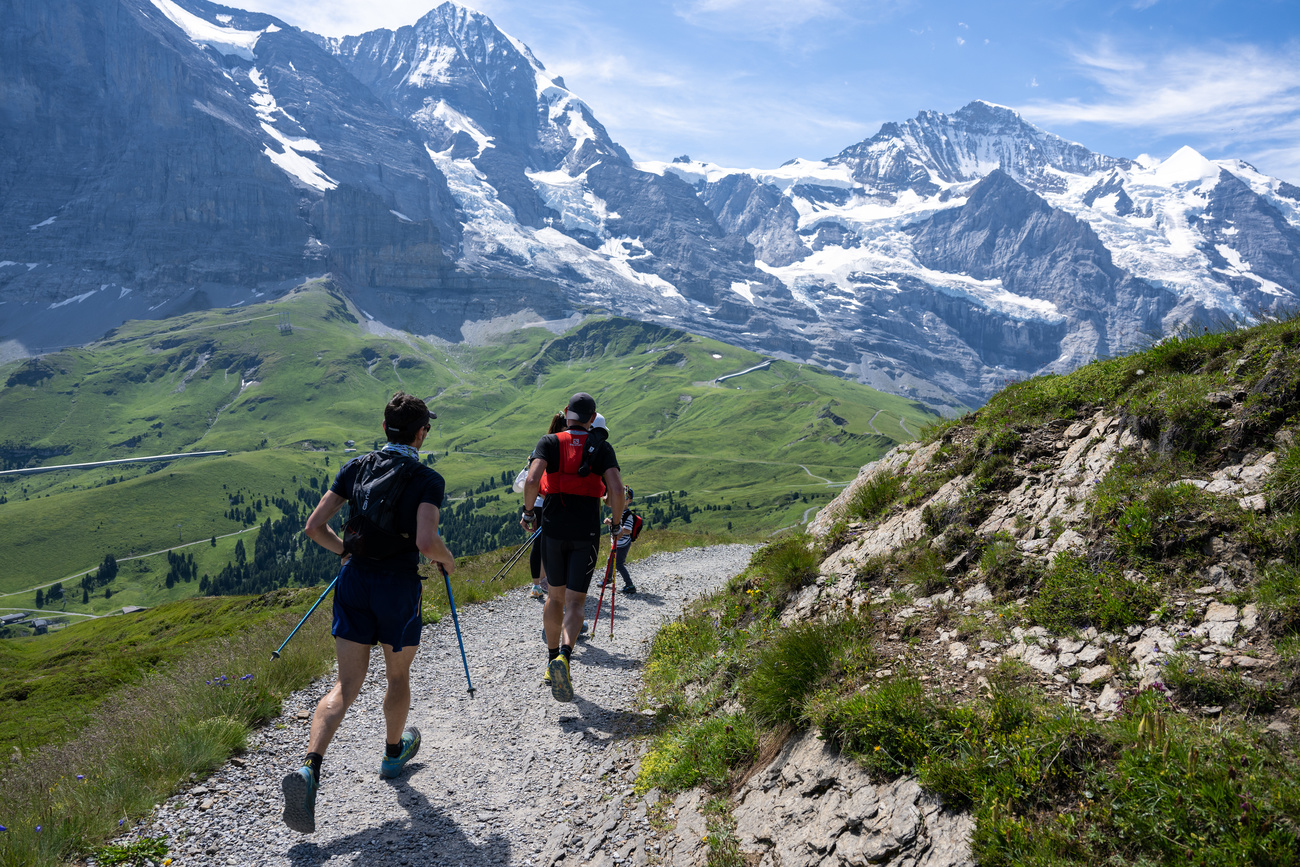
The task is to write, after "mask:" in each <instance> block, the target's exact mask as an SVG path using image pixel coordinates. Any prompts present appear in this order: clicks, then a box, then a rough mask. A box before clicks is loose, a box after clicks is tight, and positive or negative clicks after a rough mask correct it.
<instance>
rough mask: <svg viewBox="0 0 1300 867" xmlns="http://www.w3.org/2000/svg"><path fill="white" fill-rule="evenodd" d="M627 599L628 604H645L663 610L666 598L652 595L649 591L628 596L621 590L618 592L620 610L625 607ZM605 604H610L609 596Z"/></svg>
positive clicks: (656, 594) (640, 591)
mask: <svg viewBox="0 0 1300 867" xmlns="http://www.w3.org/2000/svg"><path fill="white" fill-rule="evenodd" d="M625 599H626V601H628V602H644V603H646V604H647V605H652V606H654V607H655V608H661V607H663V604H664V598H663V597H662V596H660V595H659V594H658V593H651V592H650V591H648V590H638V591H636V592H635V593H633V594H631V595H628V594H626V593H624V592H623V591H622V590H620V591H619V592H618V605H617V607H618V608H622V607H623V603H624V600H625ZM605 604H607V605H608V604H609V597H608V596H606V597H605Z"/></svg>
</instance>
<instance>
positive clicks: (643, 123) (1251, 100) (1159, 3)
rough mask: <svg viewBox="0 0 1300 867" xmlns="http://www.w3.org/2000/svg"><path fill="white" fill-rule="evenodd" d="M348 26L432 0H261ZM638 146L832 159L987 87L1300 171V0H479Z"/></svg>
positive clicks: (303, 20)
mask: <svg viewBox="0 0 1300 867" xmlns="http://www.w3.org/2000/svg"><path fill="white" fill-rule="evenodd" d="M232 5H237V6H242V7H244V8H247V9H253V10H257V11H263V12H270V13H271V14H273V15H276V16H278V17H280V18H282V19H284V20H285V21H287V22H289V23H290V24H294V25H297V26H299V27H302V28H303V29H307V30H312V31H315V32H317V33H322V34H325V35H328V36H341V35H345V34H355V33H360V32H364V31H365V30H371V29H375V28H378V27H388V28H396V27H399V26H401V25H403V24H411V23H414V22H415V21H416V20H417V19H418V18H419V17H420V16H421V15H422V14H423V13H425V12H427V11H428V10H429V9H430V8H432V6H433V5H436V3H434V2H432V0H378V2H374V0H372V2H369V3H357V2H356V0H244V2H242V3H240V2H237V0H236V2H234V3H233V4H232ZM461 5H464V6H469V7H471V8H474V9H478V10H479V11H481V12H484V13H485V14H487V15H488V16H489V17H491V18H492V20H493V21H494V22H495V23H496V25H497V26H498V27H500V28H501V29H502V30H504V31H505V32H507V33H509V34H510V35H511V36H514V37H515V38H517V39H520V40H522V41H523V42H525V43H527V44H528V46H529V47H530V48H532V50H533V53H534V54H536V55H537V57H538V59H539V60H541V62H542V63H543V64H544V65H545V66H546V68H547V69H548V70H549V71H550V72H551V73H553V74H558V75H562V76H564V79H565V83H566V84H567V85H568V86H569V89H570V90H572V91H573V92H574V93H576V94H577V95H578V96H580V97H581V98H582V99H584V100H585V101H586V102H587V103H588V104H589V105H591V107H592V109H593V110H594V111H595V112H596V116H597V117H598V118H599V119H600V120H601V122H602V123H604V124H605V126H606V127H607V128H608V129H609V131H610V134H611V135H612V136H613V137H614V139H615V140H616V141H618V142H619V143H620V144H622V145H623V146H624V147H625V148H627V150H628V151H629V152H630V153H631V154H632V156H633V157H634V158H636V159H657V160H663V159H671V158H672V157H675V156H678V155H681V154H689V155H690V156H692V157H694V158H696V159H701V160H707V161H711V162H715V163H719V164H721V165H725V166H731V167H761V168H770V167H775V166H777V165H779V164H781V163H782V162H785V161H786V160H788V159H791V158H793V157H808V158H822V157H827V156H831V155H833V154H836V153H838V152H839V151H840V150H842V149H844V148H845V147H847V146H848V145H850V144H853V143H855V142H858V141H860V140H862V139H864V138H867V137H869V136H871V135H873V134H875V133H876V132H877V131H878V130H879V128H880V125H881V124H882V123H884V122H886V121H902V120H906V119H907V118H910V117H914V116H915V115H916V113H917V112H918V111H920V110H923V109H934V110H938V111H942V112H948V113H951V112H953V111H955V110H956V109H958V108H960V107H961V106H963V105H965V104H966V103H968V102H970V101H971V100H974V99H984V100H988V101H990V102H995V103H999V104H1001V105H1008V106H1011V107H1012V108H1015V109H1016V110H1018V111H1019V112H1020V113H1021V114H1022V115H1023V116H1024V117H1025V119H1026V120H1028V121H1030V122H1031V123H1033V124H1035V125H1037V126H1039V127H1041V128H1043V129H1045V130H1048V131H1050V132H1054V133H1057V134H1058V135H1062V136H1065V137H1066V138H1069V139H1072V140H1074V141H1078V142H1081V143H1082V144H1084V145H1086V146H1087V147H1089V148H1091V149H1093V150H1096V151H1100V152H1102V153H1106V154H1110V155H1112V156H1126V157H1136V156H1138V155H1139V154H1142V153H1149V154H1151V155H1153V156H1156V157H1159V158H1164V157H1167V156H1169V155H1170V154H1171V153H1173V152H1174V151H1175V150H1177V149H1178V148H1179V147H1182V146H1183V145H1191V146H1192V147H1194V148H1196V149H1197V150H1199V151H1201V152H1202V153H1203V154H1205V155H1206V156H1208V157H1211V158H1221V157H1238V158H1241V159H1244V160H1247V161H1248V162H1251V163H1253V164H1254V165H1256V166H1257V167H1258V168H1260V169H1261V170H1262V171H1265V172H1267V173H1269V174H1272V175H1276V176H1278V177H1281V178H1284V179H1286V180H1289V181H1291V182H1293V183H1297V184H1300V2H1297V0H1235V2H1218V0H1038V2H1031V0H1020V2H1009V0H984V2H978V3H972V2H956V0H951V2H947V0H638V2H625V0H468V2H465V3H462V4H461Z"/></svg>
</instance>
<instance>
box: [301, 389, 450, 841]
mask: <svg viewBox="0 0 1300 867" xmlns="http://www.w3.org/2000/svg"><path fill="white" fill-rule="evenodd" d="M433 418H436V416H435V415H434V414H433V413H431V412H429V409H428V407H426V406H425V404H424V401H422V400H420V399H419V398H416V397H412V396H411V395H409V394H404V393H402V392H398V393H397V394H395V395H394V396H393V399H392V400H391V401H389V403H388V406H386V407H385V408H384V434H385V435H386V436H387V438H388V442H387V444H385V445H384V447H383V448H382V449H380V450H379V451H375V452H371V453H370V454H368V455H365V456H363V457H360V458H356V459H354V460H351V461H349V462H348V463H347V464H345V465H344V467H343V468H342V469H341V470H339V474H338V476H337V477H336V478H335V479H334V484H333V485H331V486H330V489H329V490H328V491H326V492H325V495H324V496H323V497H321V500H320V503H319V504H318V505H317V506H316V508H315V510H314V511H313V512H312V513H311V516H310V517H309V518H308V519H307V526H306V528H304V530H303V532H304V533H306V534H307V536H308V537H309V538H310V539H311V540H312V541H313V542H315V543H316V544H317V545H320V546H321V547H322V548H325V549H326V550H328V551H331V552H333V553H335V554H338V555H339V556H340V557H341V558H342V564H343V565H342V569H341V570H340V571H339V577H338V586H337V588H336V589H335V591H334V626H333V629H332V634H333V635H334V647H335V652H336V653H337V655H338V680H337V681H336V682H335V684H334V687H333V689H331V690H330V691H329V692H328V693H326V694H325V697H324V698H322V699H321V700H320V703H319V704H318V705H316V713H315V714H313V716H312V720H311V735H310V736H309V739H308V741H307V758H306V759H305V761H304V762H303V766H302V767H301V768H299V769H298V770H297V771H295V772H294V773H291V774H289V775H288V776H286V777H285V778H284V782H283V789H284V822H285V824H286V825H288V826H289V827H290V828H292V829H293V830H295V831H301V832H302V833H304V834H309V833H311V832H312V831H315V830H316V791H317V789H318V788H319V785H320V773H321V762H322V761H323V760H324V758H325V750H326V749H328V748H329V745H330V741H331V740H332V739H333V738H334V733H335V732H336V731H338V727H339V725H340V724H341V723H342V722H343V716H344V715H345V714H346V713H347V710H348V707H350V706H351V704H352V702H353V701H354V700H356V697H357V695H358V694H360V692H361V685H362V684H363V683H364V682H365V679H366V671H367V670H368V669H369V667H370V648H371V647H373V646H374V645H376V644H378V645H380V646H381V647H382V648H383V651H384V675H385V677H386V678H387V680H388V689H387V691H386V692H385V693H384V724H385V751H384V757H383V759H382V760H381V761H380V764H379V775H380V776H381V777H386V778H392V777H396V776H397V775H398V774H399V773H401V770H402V768H403V766H405V765H406V763H407V762H408V761H410V760H411V758H413V757H414V756H415V754H416V752H417V751H418V750H419V749H420V731H419V729H417V728H416V727H415V726H407V725H406V716H407V712H408V711H409V709H410V706H411V679H410V674H411V663H412V662H413V661H414V660H415V651H416V648H417V646H418V645H419V642H420V626H421V622H420V594H421V585H420V580H421V579H420V573H419V571H418V567H419V565H420V555H421V554H423V555H424V556H426V557H428V558H429V559H430V560H432V561H433V562H434V563H436V564H437V565H438V566H439V567H440V568H441V569H442V570H443V571H444V572H446V573H448V574H450V573H451V572H453V571H454V570H455V568H456V559H455V557H454V556H453V555H452V553H451V551H449V550H448V549H447V546H446V545H445V544H444V543H443V541H442V537H441V536H439V535H438V519H439V517H440V513H441V509H442V501H443V493H444V489H445V486H444V483H443V479H442V476H440V475H439V474H438V473H436V472H434V471H433V470H432V469H431V468H429V467H426V466H424V465H423V464H421V463H420V451H419V450H420V446H422V445H424V440H425V437H427V436H428V435H429V428H430V424H429V422H430V419H433ZM344 503H347V504H348V506H349V509H350V517H349V520H348V523H347V527H346V528H345V530H344V538H339V536H338V534H337V533H336V532H334V529H333V528H332V527H331V526H330V525H329V521H330V519H331V518H333V517H334V516H335V515H336V514H338V511H339V509H341V508H342V507H343V504H344Z"/></svg>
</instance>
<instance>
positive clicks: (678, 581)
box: [131, 545, 754, 867]
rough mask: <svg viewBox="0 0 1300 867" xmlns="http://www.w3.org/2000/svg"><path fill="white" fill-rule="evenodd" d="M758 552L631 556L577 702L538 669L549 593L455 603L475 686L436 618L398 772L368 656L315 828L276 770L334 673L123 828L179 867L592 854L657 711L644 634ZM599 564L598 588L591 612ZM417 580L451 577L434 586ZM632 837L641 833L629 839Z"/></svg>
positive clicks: (580, 654) (281, 770) (499, 861)
mask: <svg viewBox="0 0 1300 867" xmlns="http://www.w3.org/2000/svg"><path fill="white" fill-rule="evenodd" d="M753 550H754V549H753V548H752V547H751V546H745V545H726V546H717V547H714V548H705V549H691V550H687V551H683V552H679V553H668V554H659V555H655V556H653V557H650V558H647V559H646V560H642V561H638V562H636V563H634V564H632V565H631V566H630V568H631V571H632V575H633V579H634V580H635V582H636V584H637V588H638V591H639V592H638V593H637V594H636V595H635V596H631V597H625V596H624V595H622V594H619V596H618V602H617V612H616V613H617V617H616V618H615V621H614V624H615V625H614V637H613V638H612V639H611V638H610V637H609V632H608V626H607V624H608V620H607V613H608V610H609V609H608V602H609V597H608V595H607V596H606V599H605V603H606V604H605V608H604V609H603V611H602V614H601V622H600V628H599V630H597V634H596V635H595V636H594V637H593V638H592V639H591V640H584V641H583V642H581V643H580V644H579V645H578V647H577V648H576V649H575V651H574V656H573V663H574V664H573V679H574V687H575V691H576V693H577V695H576V698H575V699H574V701H573V702H572V703H571V704H561V703H558V702H556V701H555V700H554V699H552V698H551V695H550V691H549V689H547V688H546V687H545V686H543V685H542V684H541V680H540V678H541V673H542V669H543V667H544V664H545V659H546V654H545V652H544V649H545V645H544V643H543V640H542V637H541V605H540V603H539V602H538V601H536V600H532V599H529V598H528V594H527V589H526V588H525V589H521V590H515V591H511V592H510V593H508V594H507V595H505V596H503V597H500V598H499V599H496V600H494V601H493V602H490V603H485V604H482V605H475V606H466V607H465V608H464V609H463V610H461V611H460V612H459V613H460V621H461V623H460V625H461V632H462V635H463V638H464V641H465V652H466V655H467V656H468V658H469V666H470V674H471V677H472V679H473V683H474V688H475V697H474V698H470V696H469V695H468V694H467V692H466V684H465V671H464V668H463V667H462V664H461V659H460V651H459V649H458V648H457V644H456V632H455V630H454V628H453V625H452V622H451V618H443V620H442V621H441V622H439V623H437V624H434V625H430V626H426V627H425V630H424V633H423V636H422V638H421V647H420V652H419V655H418V656H417V657H416V662H415V666H414V668H413V670H412V694H413V709H412V710H411V714H410V718H409V723H408V724H410V725H415V726H417V727H418V728H419V729H420V731H421V733H422V735H423V742H422V747H421V750H420V753H419V755H418V756H417V757H416V758H415V759H414V760H413V761H412V762H411V763H410V764H409V765H408V766H407V769H406V770H405V771H404V772H403V773H402V775H401V776H400V777H398V778H397V779H396V780H392V781H388V780H383V779H381V778H380V777H379V774H378V769H379V761H380V758H381V756H382V754H383V714H382V711H381V708H380V702H381V701H382V699H383V671H382V669H383V665H382V659H381V658H379V656H378V654H376V655H375V657H374V658H373V661H372V666H371V671H370V676H369V678H368V679H367V681H366V686H365V688H364V689H363V691H362V694H361V696H360V698H358V699H357V701H356V703H355V704H354V705H353V706H352V708H351V710H350V711H349V713H348V716H347V719H346V720H344V723H343V726H342V728H341V729H340V730H339V733H338V736H337V737H336V738H335V740H334V744H333V745H332V747H331V748H330V751H329V754H328V755H327V756H326V759H325V763H324V766H323V770H322V780H321V790H320V794H319V797H318V800H317V807H316V823H317V831H316V832H315V833H314V834H310V835H302V834H298V833H295V832H293V831H291V830H289V829H288V828H287V827H285V825H284V823H283V822H282V821H281V810H282V808H283V803H282V797H281V793H280V780H281V778H282V777H283V776H284V775H285V774H286V773H288V772H290V771H292V770H294V769H295V768H297V767H298V765H299V764H300V763H301V760H302V756H303V753H304V752H305V751H306V742H307V728H308V725H309V722H310V714H311V711H312V709H313V708H314V707H315V705H316V702H317V701H318V700H319V698H320V696H321V695H322V694H323V693H324V692H325V691H326V690H327V689H328V688H329V687H330V686H331V685H332V683H333V681H332V678H328V679H322V680H321V681H318V682H317V683H315V684H313V685H312V686H311V687H310V688H308V689H306V690H303V691H301V692H298V693H295V694H294V695H292V696H290V697H289V698H288V699H287V700H286V701H285V703H284V711H283V715H282V716H281V717H280V718H278V719H276V720H273V721H272V722H271V723H270V724H269V725H268V726H266V727H265V728H264V729H262V730H261V731H260V732H258V733H256V734H255V735H254V736H253V738H252V739H251V741H250V748H249V751H248V752H247V753H246V754H245V755H243V756H241V757H239V758H237V759H234V760H232V761H231V762H229V763H227V764H226V765H225V766H223V767H222V768H220V769H219V770H218V771H217V772H216V773H215V774H213V775H212V776H211V777H210V778H208V779H206V780H202V781H198V782H196V783H195V784H194V786H193V787H192V788H190V789H189V790H187V791H185V792H182V793H180V794H178V795H177V796H175V797H173V798H172V799H170V800H168V801H167V802H166V803H165V804H163V805H161V806H160V807H159V809H158V810H157V811H156V812H155V815H154V816H153V817H151V818H150V819H148V820H146V821H145V822H144V823H142V824H141V825H140V826H138V827H137V828H136V829H135V830H134V831H133V833H132V834H131V837H132V838H139V837H146V836H159V835H167V836H168V837H169V839H170V854H171V858H172V862H171V863H172V865H173V867H184V865H218V864H220V865H226V864H239V865H245V864H261V865H313V867H315V865H339V864H367V865H404V864H435V863H436V864H460V865H485V867H486V865H519V867H523V865H540V864H551V863H552V862H553V861H555V860H557V858H558V857H559V856H560V855H561V854H566V853H568V854H570V858H566V859H565V860H566V862H567V861H571V860H572V861H573V862H574V863H582V862H583V861H586V860H587V859H588V858H589V857H590V856H591V854H593V853H594V850H595V849H596V848H597V847H599V846H601V845H602V844H603V843H606V840H605V835H606V833H608V831H609V828H610V827H612V825H613V822H609V823H607V822H606V816H609V817H610V818H613V817H616V816H618V815H620V814H621V810H620V808H619V804H620V802H621V801H623V800H624V799H625V798H626V796H627V795H629V794H630V791H631V787H632V783H633V780H634V777H635V765H636V760H637V756H638V754H639V750H638V749H637V747H636V742H634V741H633V736H635V735H637V734H640V733H644V732H646V731H648V730H649V727H650V723H651V720H652V716H649V715H646V714H644V713H642V712H641V711H639V710H638V709H637V693H638V690H639V688H640V685H641V667H642V664H643V662H644V660H645V658H646V654H647V652H648V650H649V645H650V640H651V639H652V638H653V636H654V634H655V632H656V630H657V629H658V628H659V626H660V625H662V624H663V623H664V622H665V621H666V620H669V619H671V618H675V617H676V616H677V615H678V614H679V613H680V612H681V610H682V608H683V605H684V603H685V602H686V601H687V600H689V599H693V598H695V597H698V596H701V595H703V594H706V593H710V592H712V591H714V590H716V589H719V588H720V587H721V586H722V585H723V584H725V583H726V581H727V580H728V579H729V578H731V577H732V576H733V575H735V574H737V573H739V572H740V571H741V570H742V569H744V568H745V566H746V565H747V564H748V562H749V558H750V555H751V554H752V552H753ZM600 577H601V575H600V574H598V575H597V576H596V581H595V582H594V583H593V588H592V593H591V594H590V595H589V597H588V618H587V619H588V621H589V622H590V621H591V620H593V619H594V614H595V606H596V595H597V594H598V587H599V581H600ZM425 592H428V593H442V592H443V590H442V588H441V587H438V586H436V585H435V584H432V583H430V585H429V586H428V587H426V589H425ZM317 616H321V615H320V613H318V614H317ZM324 616H326V617H328V616H329V612H328V611H326V612H324ZM627 800H628V801H629V802H630V800H631V799H630V798H627ZM607 825H608V827H606V826H607ZM602 829H603V830H602ZM647 830H648V829H647ZM638 844H639V846H640V847H644V846H645V845H646V840H645V839H644V838H642V839H641V840H639V841H638V840H635V839H629V840H627V841H624V843H623V844H621V845H626V848H628V849H629V850H631V849H633V848H634V847H637V846H638ZM650 845H651V846H653V841H652V842H651V843H650ZM588 849H589V850H591V851H586V850H588ZM584 856H585V857H584ZM644 857H645V856H644V855H643V856H642V858H643V859H644Z"/></svg>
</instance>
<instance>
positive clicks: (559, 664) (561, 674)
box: [546, 653, 573, 701]
mask: <svg viewBox="0 0 1300 867" xmlns="http://www.w3.org/2000/svg"><path fill="white" fill-rule="evenodd" d="M546 671H547V674H549V675H550V676H551V695H552V697H554V698H555V700H556V701H573V681H572V680H570V679H569V660H568V658H567V657H565V655H564V654H563V653H561V654H560V655H559V656H557V657H555V658H554V659H552V660H551V662H550V664H549V665H547V666H546Z"/></svg>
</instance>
